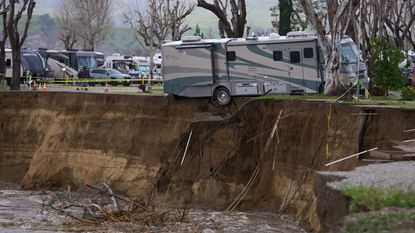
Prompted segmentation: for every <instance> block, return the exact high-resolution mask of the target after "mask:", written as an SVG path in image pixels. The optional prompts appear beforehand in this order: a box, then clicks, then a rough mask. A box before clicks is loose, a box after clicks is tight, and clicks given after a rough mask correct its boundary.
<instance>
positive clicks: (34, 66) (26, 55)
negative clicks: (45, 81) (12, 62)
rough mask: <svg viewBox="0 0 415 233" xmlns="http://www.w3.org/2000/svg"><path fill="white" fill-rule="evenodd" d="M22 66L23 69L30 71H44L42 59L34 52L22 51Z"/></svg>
mask: <svg viewBox="0 0 415 233" xmlns="http://www.w3.org/2000/svg"><path fill="white" fill-rule="evenodd" d="M22 66H23V69H25V70H30V72H32V73H41V72H44V63H43V60H42V59H41V57H40V56H38V54H36V53H34V52H23V53H22Z"/></svg>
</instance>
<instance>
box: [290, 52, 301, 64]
mask: <svg viewBox="0 0 415 233" xmlns="http://www.w3.org/2000/svg"><path fill="white" fill-rule="evenodd" d="M290 61H291V63H300V61H301V58H300V52H298V51H292V52H290Z"/></svg>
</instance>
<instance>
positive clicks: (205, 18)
mask: <svg viewBox="0 0 415 233" xmlns="http://www.w3.org/2000/svg"><path fill="white" fill-rule="evenodd" d="M61 1H64V0H38V1H37V3H36V8H35V14H45V13H48V14H50V15H52V16H53V14H54V11H55V10H56V8H57V7H58V6H59V4H60V2H61ZM188 1H189V2H196V0H188ZM114 2H115V3H116V4H115V5H114V20H115V22H116V24H117V26H122V21H123V20H122V13H123V12H124V11H125V10H126V9H128V8H133V7H136V6H137V5H139V6H142V7H143V8H145V6H146V0H115V1H114ZM211 2H212V0H211ZM277 2H278V0H246V3H247V11H248V17H247V21H248V24H247V25H249V26H251V27H265V26H266V27H269V26H270V25H271V16H270V11H269V8H270V7H271V6H272V5H275V4H277ZM187 22H188V24H189V26H192V27H195V26H196V24H199V26H200V27H201V28H202V29H203V28H206V29H209V28H216V27H217V18H216V16H214V15H213V14H212V13H210V12H209V11H207V10H205V9H203V8H199V7H195V10H194V12H193V14H192V15H190V16H189V17H188V19H187Z"/></svg>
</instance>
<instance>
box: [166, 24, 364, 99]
mask: <svg viewBox="0 0 415 233" xmlns="http://www.w3.org/2000/svg"><path fill="white" fill-rule="evenodd" d="M341 47H342V59H343V61H342V68H341V73H342V76H343V77H347V78H349V79H350V78H355V77H356V76H358V75H357V73H359V75H360V78H365V75H364V74H365V73H366V65H365V64H364V62H363V61H360V65H359V68H357V64H358V63H359V62H357V61H358V60H359V59H360V57H359V52H358V51H357V49H356V46H355V44H354V43H353V41H352V40H351V39H350V38H349V37H345V38H344V39H343V40H342V46H341ZM162 55H163V57H162V63H163V64H162V70H163V71H162V72H163V77H164V92H165V93H166V94H170V95H173V96H185V97H212V96H213V97H214V99H215V100H216V101H217V103H218V104H220V105H226V104H228V103H229V102H230V99H231V96H246V95H250V96H254V95H264V94H266V93H268V92H271V93H288V94H289V93H295V92H300V93H318V92H322V91H323V87H324V58H323V56H322V53H321V51H320V48H319V44H318V40H317V38H316V37H314V36H312V35H310V34H306V33H301V32H295V33H289V34H288V35H287V36H286V37H280V36H278V34H271V35H270V36H269V37H254V38H237V39H211V40H202V39H201V38H200V37H186V38H185V39H183V41H174V42H168V43H165V44H163V45H162ZM357 71H358V72H357ZM349 81H351V80H345V82H347V83H349Z"/></svg>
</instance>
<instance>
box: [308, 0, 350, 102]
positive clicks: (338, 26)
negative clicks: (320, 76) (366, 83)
mask: <svg viewBox="0 0 415 233" xmlns="http://www.w3.org/2000/svg"><path fill="white" fill-rule="evenodd" d="M300 3H301V6H302V7H303V9H304V13H305V15H306V16H307V17H308V19H309V20H310V22H311V25H312V26H313V27H314V29H315V31H316V34H317V37H318V39H319V41H320V44H321V46H322V50H323V54H324V57H325V66H326V74H325V77H326V83H325V90H324V93H325V94H327V95H335V94H337V93H338V91H339V89H340V87H341V81H340V79H341V77H339V69H340V65H341V61H340V42H341V38H342V36H343V35H344V33H345V32H346V29H347V27H348V25H349V22H350V18H351V15H352V14H351V13H352V7H351V4H350V3H351V0H333V1H327V19H328V25H329V26H330V27H329V29H330V31H328V32H327V31H326V28H325V27H324V26H323V22H322V20H321V19H320V18H319V17H318V14H317V13H316V11H315V9H314V7H313V3H312V1H311V0H300ZM327 35H329V37H327Z"/></svg>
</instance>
